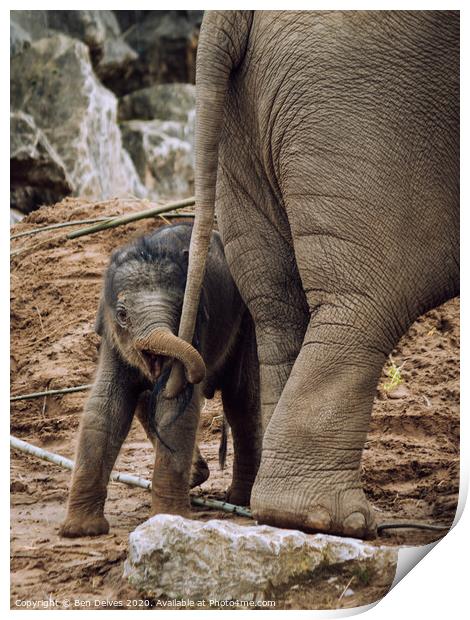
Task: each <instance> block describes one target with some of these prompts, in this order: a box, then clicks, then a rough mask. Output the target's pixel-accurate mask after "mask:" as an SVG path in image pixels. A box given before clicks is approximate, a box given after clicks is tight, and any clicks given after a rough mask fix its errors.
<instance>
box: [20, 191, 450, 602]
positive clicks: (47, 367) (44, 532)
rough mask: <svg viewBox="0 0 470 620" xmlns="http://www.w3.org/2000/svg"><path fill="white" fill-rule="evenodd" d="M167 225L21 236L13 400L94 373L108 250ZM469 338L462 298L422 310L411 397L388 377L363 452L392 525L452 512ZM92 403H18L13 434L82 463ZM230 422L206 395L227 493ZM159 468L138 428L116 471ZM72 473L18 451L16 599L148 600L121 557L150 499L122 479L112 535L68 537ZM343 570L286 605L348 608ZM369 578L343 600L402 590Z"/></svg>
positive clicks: (214, 471)
mask: <svg viewBox="0 0 470 620" xmlns="http://www.w3.org/2000/svg"><path fill="white" fill-rule="evenodd" d="M142 208H143V205H142V203H139V202H135V201H122V200H121V201H118V200H114V201H108V202H104V203H88V202H86V201H83V200H78V199H67V200H65V201H63V202H62V203H60V204H58V205H55V206H53V207H43V208H42V209H40V210H39V211H36V212H34V213H33V214H31V215H30V216H28V217H27V218H26V219H24V220H23V221H22V222H21V223H20V224H18V225H16V226H15V227H14V229H13V233H14V234H18V233H20V232H26V231H30V230H32V229H35V228H38V227H41V226H46V225H47V226H49V225H52V224H55V223H59V222H65V221H73V220H89V219H93V218H97V217H104V216H109V215H116V214H121V213H129V212H131V211H138V210H141V209H142ZM172 221H174V220H172ZM163 223H164V220H162V219H151V220H142V221H140V222H137V223H134V224H129V225H127V226H123V227H120V228H116V229H113V230H108V231H104V232H100V233H97V234H95V235H90V236H86V237H83V238H80V239H76V240H66V241H64V239H63V234H64V232H67V231H70V230H73V228H65V229H52V230H49V231H47V232H43V233H41V234H39V235H35V236H28V237H20V238H17V239H15V240H14V241H13V243H12V249H13V250H14V251H17V250H19V249H21V248H25V249H27V248H30V249H29V250H26V251H22V252H21V253H18V254H16V255H15V256H14V257H13V259H12V275H11V294H12V300H11V313H12V322H11V327H12V336H11V373H12V378H11V382H12V395H18V394H25V393H30V392H35V391H40V390H48V389H55V388H62V387H72V386H77V385H81V384H89V383H91V382H92V381H93V374H94V370H95V363H96V360H97V345H98V342H99V339H98V337H97V336H96V334H95V333H94V329H93V328H94V320H95V315H96V310H97V304H98V298H99V293H100V287H101V280H102V274H103V271H104V269H105V267H106V264H107V262H108V258H109V255H110V253H111V251H112V250H113V249H114V248H115V247H118V246H120V245H122V244H124V243H127V242H129V241H130V240H132V239H133V238H135V237H136V236H138V235H141V234H144V233H146V232H148V231H150V230H152V229H154V228H155V227H156V226H159V225H161V224H163ZM33 245H34V246H35V247H34V248H32V246H33ZM31 248H32V249H31ZM458 347H459V301H458V300H453V301H450V302H448V303H447V304H444V305H443V306H441V307H440V308H438V309H436V310H433V311H432V312H429V313H428V314H427V315H425V316H424V317H421V318H420V319H419V320H418V321H417V322H416V323H415V324H414V325H413V326H412V327H411V329H410V330H409V332H408V334H407V335H406V336H405V337H404V338H403V339H402V340H401V342H400V344H399V346H398V347H397V349H396V350H395V351H394V352H393V354H392V360H393V362H394V363H395V365H396V366H397V367H400V366H402V365H403V366H402V368H401V371H400V374H401V377H402V380H403V384H402V385H403V386H405V387H406V390H405V392H404V395H403V396H402V397H401V398H398V399H391V398H389V397H388V396H387V395H386V393H385V390H384V389H383V385H384V384H385V383H386V382H387V381H389V377H388V376H387V374H386V373H387V369H388V366H389V365H388V364H387V365H386V367H385V369H384V373H383V376H382V378H381V381H380V386H381V387H379V390H378V394H377V398H376V401H375V405H374V411H373V416H372V422H371V429H370V433H369V436H368V440H367V444H366V449H365V452H364V459H363V478H364V482H365V487H366V491H367V494H368V497H369V498H370V499H371V501H372V503H373V504H374V506H375V508H376V510H377V511H378V519H379V521H392V520H393V521H396V520H405V519H406V520H409V519H413V520H419V521H425V522H428V523H444V524H450V523H451V521H452V518H453V515H454V512H455V509H456V504H457V498H458V480H459V362H458ZM85 398H86V391H82V392H76V393H72V394H64V395H60V396H48V397H47V398H45V397H42V398H38V399H35V400H23V401H17V402H14V403H12V412H11V426H12V433H13V434H15V435H17V436H19V437H21V438H22V439H25V440H27V441H30V442H31V443H34V444H36V445H39V446H43V447H47V448H48V449H50V450H53V451H55V452H58V453H59V454H62V455H64V456H67V457H69V458H73V452H74V447H75V439H76V431H77V428H78V423H79V417H80V413H81V410H82V408H83V404H84V400H85ZM220 423H221V405H220V400H219V399H218V398H217V397H216V398H215V399H213V400H212V401H209V402H208V403H207V405H206V408H205V411H204V414H203V421H202V434H201V440H202V443H201V450H202V452H203V454H204V456H205V457H206V458H207V460H208V462H209V465H210V467H211V477H210V478H209V480H208V481H207V482H206V483H205V484H204V485H203V487H202V489H201V490H200V491H201V492H203V493H204V495H206V496H209V497H216V498H219V499H222V498H223V496H224V490H225V489H226V488H227V486H228V484H229V481H230V458H231V450H230V451H229V467H227V468H226V469H225V470H224V471H223V472H220V471H219V469H218V466H217V461H218V456H217V451H218V443H219V439H220ZM152 466H153V457H152V450H151V448H150V445H149V443H148V441H147V439H146V437H145V434H144V432H143V431H142V430H141V428H140V426H138V425H137V424H135V423H134V425H133V427H132V430H131V433H130V435H129V437H128V439H127V441H126V443H125V446H124V448H123V450H122V452H121V454H120V456H119V459H118V463H117V466H116V467H117V469H120V470H122V471H127V472H129V473H133V474H135V475H139V476H141V477H147V478H149V477H150V476H151V470H152ZM68 482H69V473H68V472H67V471H64V470H61V469H59V468H58V467H56V466H54V465H51V464H48V463H45V462H41V461H38V460H36V459H34V458H33V457H29V456H26V455H24V454H20V453H18V452H13V457H12V467H11V503H12V512H11V516H12V547H11V551H12V565H11V568H12V591H11V596H12V605H13V606H14V601H16V600H18V599H35V600H37V599H42V598H47V595H49V594H51V596H53V597H57V598H60V599H61V600H63V599H64V597H65V593H66V595H67V596H66V598H70V599H72V597H79V598H81V599H82V600H90V601H93V600H94V599H97V598H100V599H103V598H106V596H109V597H111V598H114V599H116V598H119V597H121V598H122V599H123V600H124V599H126V598H129V599H138V596H137V594H136V593H134V592H132V591H131V590H130V589H128V588H127V586H123V585H122V583H121V580H120V576H121V563H122V559H123V558H124V556H125V549H126V545H127V535H128V533H129V532H130V531H131V530H132V529H134V528H135V527H136V526H137V525H138V524H139V523H140V522H142V521H143V520H145V519H146V518H147V516H148V511H149V508H150V497H149V494H148V493H147V492H146V491H144V490H142V489H135V488H128V487H125V486H123V485H118V484H110V486H109V492H108V502H107V505H106V513H107V516H108V517H109V520H110V524H111V533H110V534H109V535H107V536H104V537H100V538H98V539H90V540H88V539H87V540H85V539H80V540H78V541H70V540H68V541H67V540H63V539H60V538H58V536H57V530H58V526H59V524H60V522H61V521H62V519H63V517H64V514H65V501H66V495H67V489H68ZM197 517H198V518H202V519H207V518H212V517H217V518H232V517H231V516H229V515H225V514H223V513H214V512H207V511H206V512H204V511H197ZM435 537H436V533H435V532H434V533H429V532H420V531H412V530H406V531H404V530H400V531H397V532H395V533H384V534H383V536H382V539H381V540H380V542H382V543H384V542H390V543H397V542H406V543H407V544H419V543H421V542H429V541H430V540H432V539H433V538H435ZM330 577H331V576H329V577H328V584H327V585H324V588H323V590H322V588H321V587H320V586H319V583H321V582H322V580H321V579H320V578H319V576H318V575H317V576H315V577H314V578H313V580H312V584H310V585H309V584H307V585H306V586H305V587H304V588H302V589H301V590H300V592H299V593H298V594H296V593H295V592H288V593H286V594H285V597H284V598H283V600H282V601H280V604H281V606H285V607H297V608H299V607H300V608H315V606H335V605H336V604H338V598H339V595H340V594H341V592H343V590H344V589H345V585H346V584H348V582H350V580H351V579H352V578H353V577H354V576H353V577H351V576H350V575H348V574H346V573H345V574H344V575H336V576H335V577H334V579H333V578H332V577H331V578H330ZM392 577H393V576H392ZM319 579H320V580H319ZM323 581H324V582H325V584H326V580H323ZM359 581H360V580H356V582H357V585H356V587H355V583H356V582H354V581H353V582H351V583H352V586H351V587H352V588H353V589H354V590H355V592H356V595H355V596H353V597H349V598H346V597H342V600H341V601H340V605H341V606H354V605H359V604H362V603H365V602H370V601H372V600H375V599H376V598H379V597H380V596H381V595H382V594H383V593H384V592H385V591H386V589H387V587H388V586H389V584H382V585H381V586H380V587H378V586H377V584H374V586H373V587H372V585H368V584H364V583H359ZM332 584H334V585H332ZM44 593H47V594H44ZM335 593H337V595H336V594H335ZM43 595H44V596H43ZM326 601H328V602H326Z"/></svg>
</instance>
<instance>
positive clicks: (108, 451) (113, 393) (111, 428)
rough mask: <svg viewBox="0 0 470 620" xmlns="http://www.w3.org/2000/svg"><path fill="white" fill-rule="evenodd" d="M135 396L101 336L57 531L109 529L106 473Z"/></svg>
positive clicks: (77, 533) (78, 533)
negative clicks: (65, 507)
mask: <svg viewBox="0 0 470 620" xmlns="http://www.w3.org/2000/svg"><path fill="white" fill-rule="evenodd" d="M136 400H137V391H136V389H135V386H133V385H131V379H130V375H129V369H124V368H123V367H122V363H121V362H120V360H119V359H118V358H117V356H116V353H115V352H114V351H113V349H112V348H111V347H109V345H108V344H107V343H106V342H105V341H104V342H103V344H102V346H101V352H100V362H99V367H98V374H97V378H96V381H95V384H94V386H93V389H92V391H91V394H90V397H89V399H88V402H87V404H86V406H85V410H84V413H83V416H82V420H81V425H80V432H79V437H78V447H77V452H76V456H75V466H74V470H73V476H72V484H71V488H70V492H69V498H68V505H67V516H66V518H65V521H64V523H63V524H62V526H61V528H60V531H59V534H60V535H61V536H66V537H76V536H97V535H100V534H106V533H107V532H108V531H109V524H108V521H107V520H106V519H105V517H104V503H105V500H106V494H107V485H108V481H109V476H110V474H111V470H112V468H113V465H114V462H115V460H116V458H117V455H118V453H119V450H120V448H121V445H122V443H123V441H124V439H125V437H126V436H127V434H128V432H129V428H130V425H131V422H132V418H133V415H134V409H135V405H136Z"/></svg>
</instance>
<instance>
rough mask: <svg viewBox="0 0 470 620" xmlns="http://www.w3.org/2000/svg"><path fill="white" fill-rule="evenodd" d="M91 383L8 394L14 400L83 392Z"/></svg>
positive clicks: (11, 400)
mask: <svg viewBox="0 0 470 620" xmlns="http://www.w3.org/2000/svg"><path fill="white" fill-rule="evenodd" d="M92 386H93V383H89V384H87V385H76V386H74V387H68V388H58V389H57V390H45V391H44V392H31V394H19V395H18V396H10V402H13V401H15V400H31V399H33V398H41V396H52V395H53V394H70V393H72V392H83V391H84V390H89V389H90V388H91V387H92Z"/></svg>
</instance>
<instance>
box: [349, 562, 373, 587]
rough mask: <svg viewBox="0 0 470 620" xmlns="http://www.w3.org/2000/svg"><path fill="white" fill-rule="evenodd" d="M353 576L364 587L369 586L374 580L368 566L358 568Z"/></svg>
mask: <svg viewBox="0 0 470 620" xmlns="http://www.w3.org/2000/svg"><path fill="white" fill-rule="evenodd" d="M353 575H354V577H356V579H357V581H358V582H359V583H360V584H361V585H362V586H367V585H369V583H370V581H371V578H372V573H371V570H370V568H369V567H368V566H357V567H356V568H355V569H354V570H353Z"/></svg>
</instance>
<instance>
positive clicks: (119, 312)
mask: <svg viewBox="0 0 470 620" xmlns="http://www.w3.org/2000/svg"><path fill="white" fill-rule="evenodd" d="M116 320H117V322H118V323H119V325H121V327H126V325H127V320H128V316H127V310H126V309H125V308H124V306H118V307H117V308H116Z"/></svg>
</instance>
